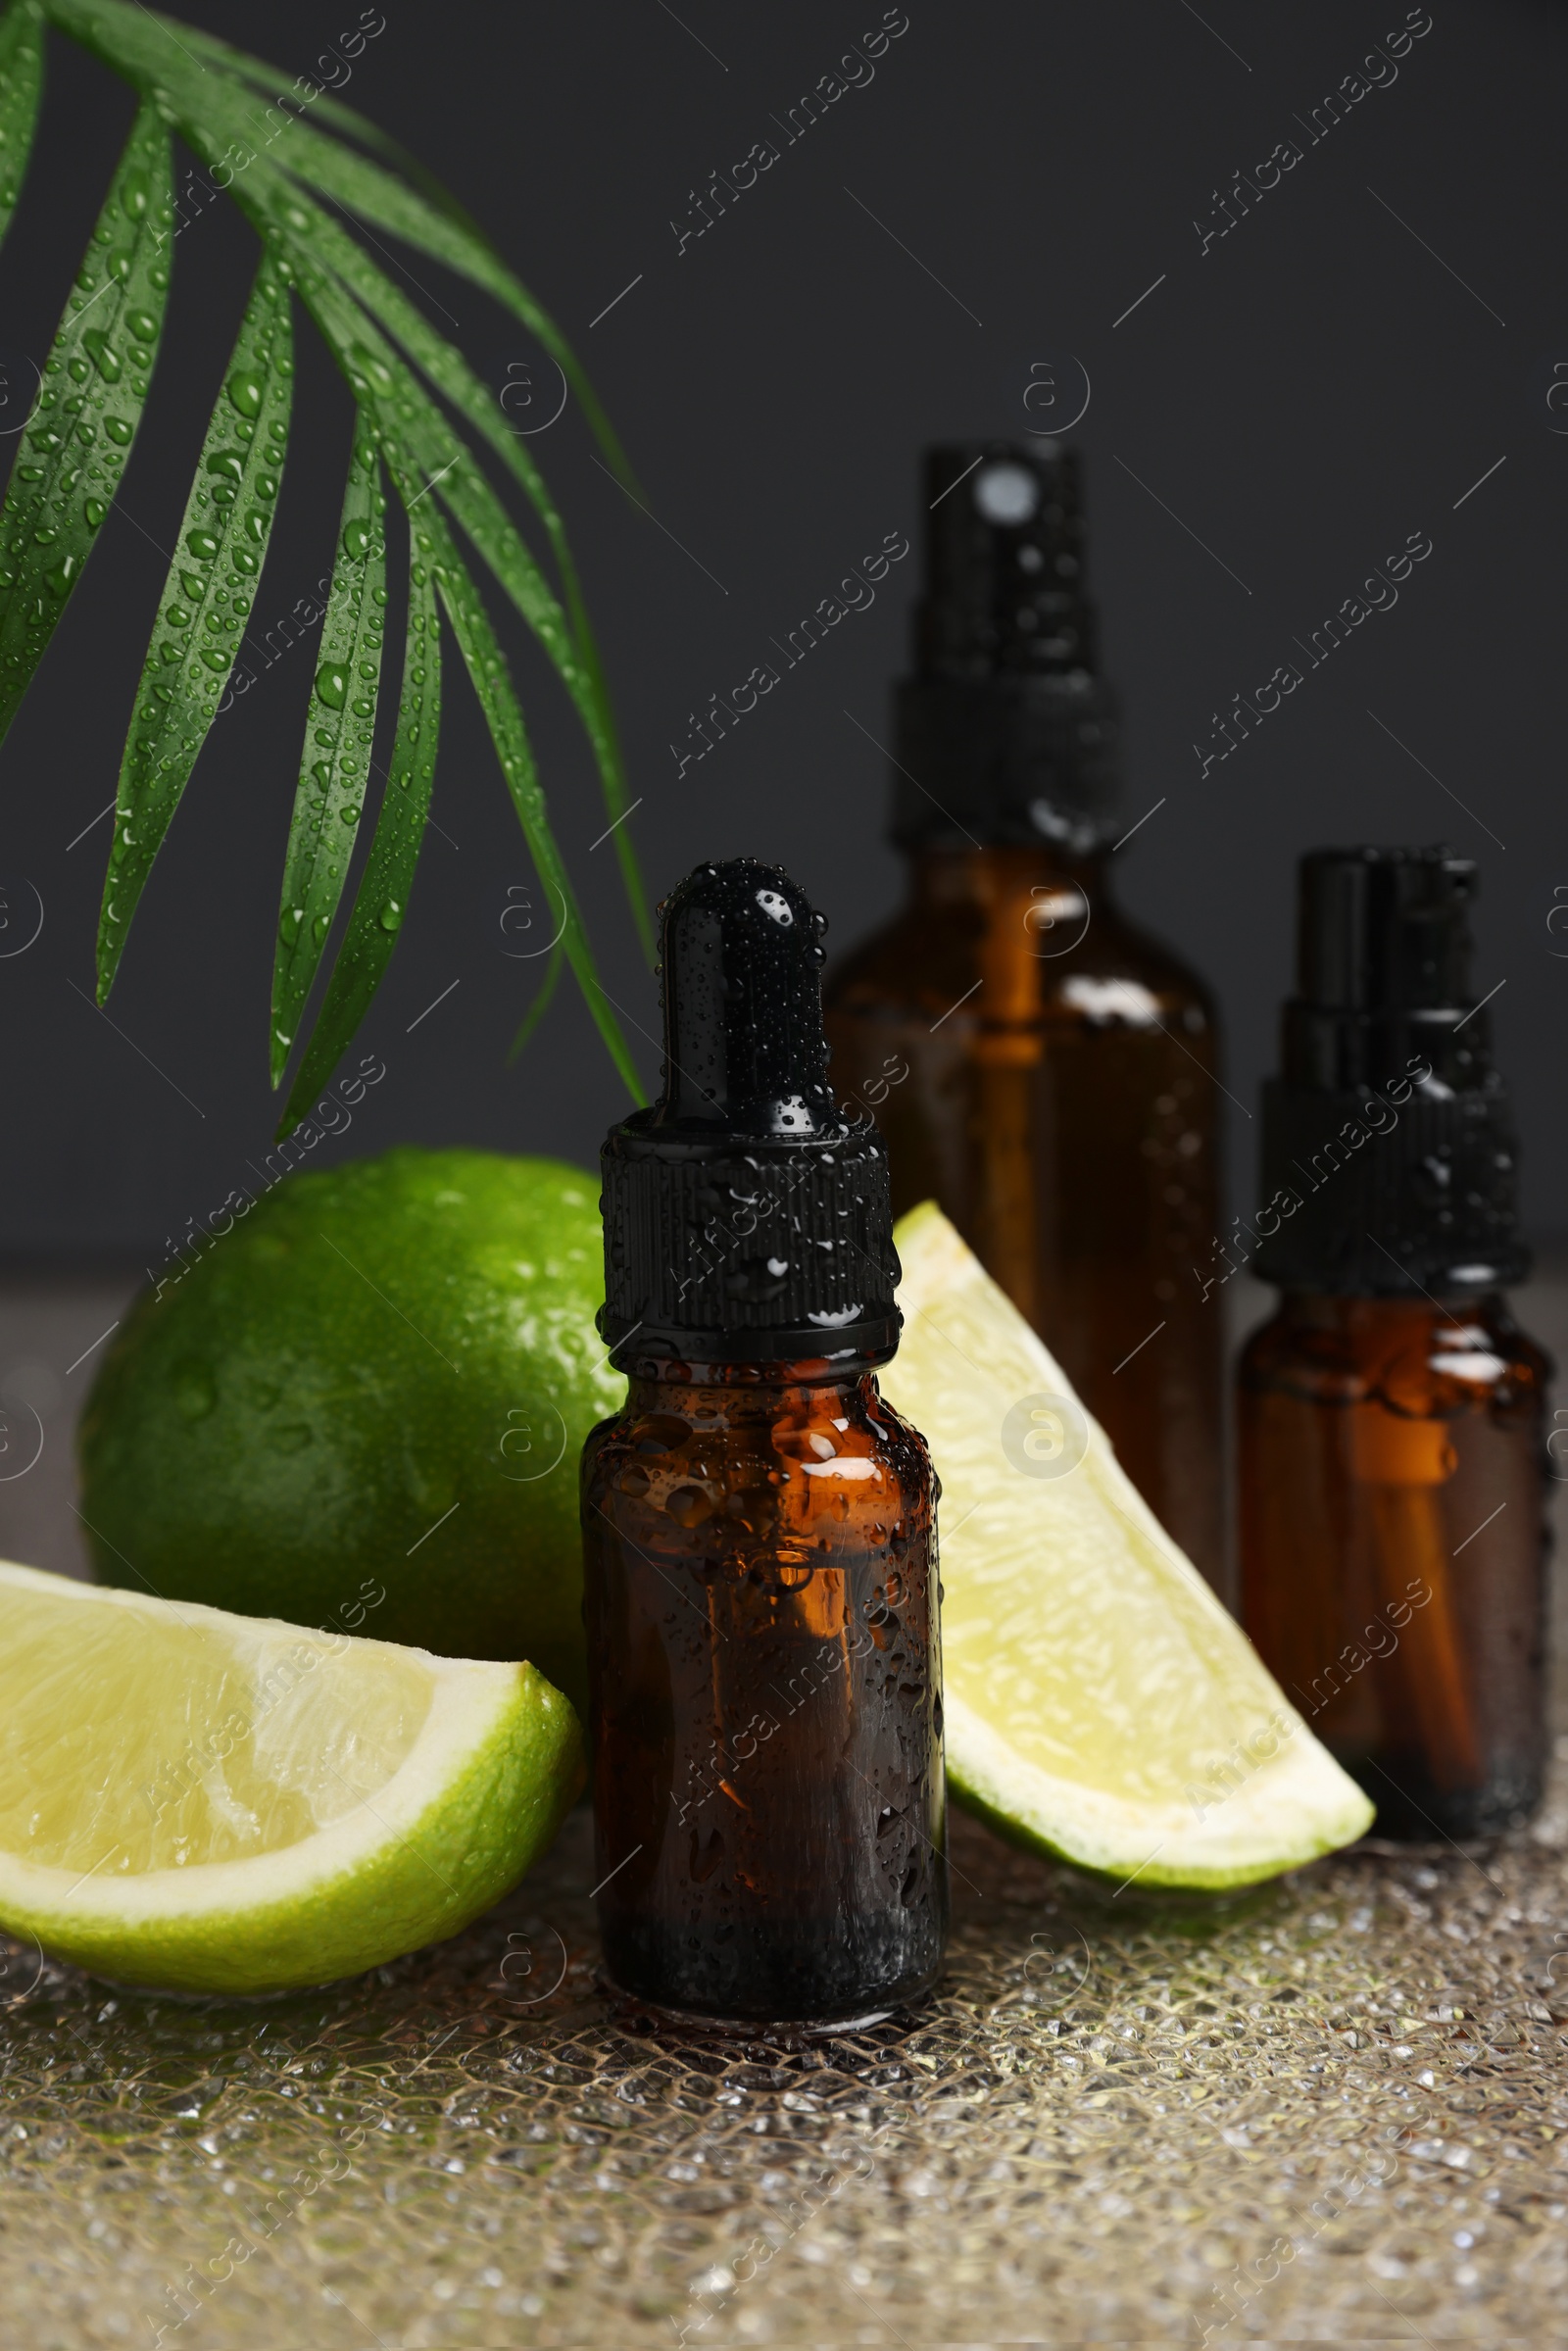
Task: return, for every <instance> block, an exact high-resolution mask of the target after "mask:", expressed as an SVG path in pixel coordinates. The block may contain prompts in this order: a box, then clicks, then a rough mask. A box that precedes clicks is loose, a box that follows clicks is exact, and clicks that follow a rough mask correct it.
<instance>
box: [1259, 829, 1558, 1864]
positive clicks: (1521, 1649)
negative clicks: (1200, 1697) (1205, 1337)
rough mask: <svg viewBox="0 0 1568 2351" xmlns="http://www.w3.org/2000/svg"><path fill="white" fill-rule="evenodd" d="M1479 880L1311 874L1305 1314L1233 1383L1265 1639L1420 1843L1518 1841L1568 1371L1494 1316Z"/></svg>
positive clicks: (1508, 1206)
mask: <svg viewBox="0 0 1568 2351" xmlns="http://www.w3.org/2000/svg"><path fill="white" fill-rule="evenodd" d="M1475 883H1476V872H1475V867H1474V865H1473V864H1472V863H1471V862H1470V861H1469V860H1468V859H1467V858H1463V857H1454V856H1452V855H1451V854H1450V853H1449V852H1447V851H1446V850H1444V849H1421V850H1400V849H1381V850H1380V849H1351V850H1319V851H1316V852H1314V853H1313V855H1311V856H1310V857H1304V858H1303V859H1302V860H1301V867H1300V907H1299V941H1298V946H1299V962H1298V988H1299V993H1298V994H1297V995H1296V996H1295V997H1293V998H1292V999H1291V1000H1290V1001H1289V1002H1288V1003H1287V1004H1286V1006H1285V1014H1284V1040H1283V1062H1284V1067H1283V1074H1282V1075H1281V1076H1280V1077H1279V1078H1277V1079H1274V1080H1272V1081H1271V1082H1270V1083H1269V1084H1268V1085H1267V1086H1266V1087H1265V1089H1264V1097H1263V1181H1262V1189H1263V1191H1264V1193H1265V1195H1270V1196H1272V1207H1271V1212H1270V1214H1269V1216H1268V1218H1267V1222H1268V1223H1269V1225H1270V1226H1272V1227H1273V1229H1272V1230H1271V1231H1270V1232H1269V1233H1268V1235H1267V1237H1266V1238H1265V1239H1264V1241H1263V1243H1262V1246H1261V1248H1260V1249H1259V1251H1258V1254H1257V1259H1256V1269H1257V1271H1258V1272H1259V1273H1260V1274H1261V1275H1262V1276H1263V1278H1264V1279H1265V1280H1266V1281H1270V1282H1273V1283H1276V1284H1277V1285H1278V1286H1279V1288H1280V1289H1281V1290H1282V1291H1283V1292H1284V1294H1285V1295H1284V1298H1283V1299H1282V1301H1281V1304H1280V1307H1279V1311H1278V1312H1277V1313H1276V1314H1275V1316H1274V1318H1273V1320H1272V1321H1271V1322H1269V1323H1267V1324H1266V1325H1265V1326H1264V1328H1263V1329H1262V1330H1261V1331H1259V1332H1258V1333H1257V1334H1256V1335H1255V1336H1254V1337H1253V1338H1252V1340H1251V1341H1250V1344H1249V1346H1248V1347H1247V1349H1246V1352H1245V1354H1244V1356H1243V1359H1242V1365H1241V1374H1240V1386H1241V1393H1240V1405H1239V1420H1238V1427H1239V1438H1240V1456H1241V1459H1240V1467H1241V1488H1242V1597H1243V1611H1244V1617H1245V1621H1246V1624H1247V1629H1248V1631H1249V1632H1250V1634H1251V1636H1252V1639H1253V1640H1254V1641H1256V1643H1257V1645H1258V1647H1259V1649H1260V1650H1261V1651H1262V1654H1263V1657H1264V1659H1265V1661H1266V1662H1267V1664H1268V1665H1269V1666H1270V1667H1271V1669H1272V1670H1273V1672H1274V1673H1275V1674H1276V1675H1278V1677H1279V1679H1280V1681H1281V1682H1282V1683H1283V1684H1284V1686H1285V1688H1286V1690H1288V1691H1289V1692H1290V1694H1291V1696H1292V1697H1293V1698H1294V1699H1295V1700H1296V1702H1297V1703H1298V1705H1299V1707H1300V1708H1301V1711H1302V1713H1303V1714H1304V1715H1305V1716H1306V1718H1307V1720H1308V1721H1309V1722H1310V1724H1311V1726H1312V1729H1313V1730H1314V1731H1315V1732H1316V1733H1317V1735H1318V1736H1319V1738H1320V1739H1323V1740H1324V1741H1325V1743H1326V1744H1327V1745H1328V1746H1329V1747H1330V1748H1331V1749H1332V1750H1333V1752H1334V1753H1335V1754H1336V1755H1337V1756H1338V1757H1339V1759H1340V1761H1341V1762H1342V1763H1343V1764H1344V1765H1345V1766H1346V1768H1347V1770H1348V1771H1350V1772H1351V1773H1353V1774H1354V1776H1355V1777H1356V1778H1357V1779H1358V1780H1359V1781H1360V1783H1361V1785H1362V1787H1363V1788H1365V1789H1366V1792H1367V1794H1368V1795H1369V1796H1370V1797H1371V1798H1372V1800H1373V1802H1374V1803H1375V1804H1376V1805H1377V1808H1378V1822H1377V1827H1378V1832H1379V1834H1380V1835H1384V1836H1393V1837H1411V1838H1417V1839H1419V1838H1424V1837H1433V1836H1435V1835H1442V1836H1444V1837H1467V1836H1479V1835H1485V1834H1487V1833H1489V1832H1491V1831H1493V1830H1496V1829H1500V1828H1503V1827H1506V1826H1507V1825H1508V1824H1509V1823H1510V1822H1511V1821H1515V1820H1518V1819H1520V1818H1522V1817H1524V1816H1525V1815H1526V1814H1528V1813H1529V1812H1530V1811H1531V1809H1532V1808H1533V1807H1534V1805H1535V1804H1536V1802H1537V1801H1538V1799H1539V1796H1540V1792H1541V1775H1542V1767H1543V1758H1544V1690H1543V1639H1544V1562H1545V1547H1546V1534H1545V1515H1544V1494H1545V1483H1544V1471H1545V1453H1544V1442H1543V1439H1544V1431H1543V1422H1544V1392H1545V1385H1546V1382H1547V1380H1548V1379H1549V1378H1550V1375H1551V1365H1550V1364H1549V1362H1548V1361H1547V1359H1546V1357H1545V1356H1544V1354H1543V1352H1542V1350H1541V1349H1540V1348H1539V1347H1536V1346H1535V1345H1534V1343H1533V1342H1532V1341H1531V1340H1529V1339H1527V1338H1526V1337H1525V1336H1524V1334H1523V1333H1522V1332H1521V1331H1520V1329H1519V1327H1518V1325H1517V1324H1516V1323H1515V1322H1514V1320H1513V1318H1512V1316H1511V1315H1510V1313H1509V1311H1508V1308H1507V1305H1506V1303H1505V1301H1504V1299H1503V1297H1502V1295H1501V1293H1502V1290H1503V1288H1504V1286H1505V1285H1507V1284H1508V1283H1511V1282H1516V1281H1518V1280H1520V1279H1521V1278H1522V1276H1523V1275H1524V1273H1525V1272H1526V1270H1527V1267H1528V1258H1527V1253H1526V1251H1525V1249H1524V1246H1523V1244H1522V1242H1521V1240H1520V1238H1519V1234H1518V1229H1517V1224H1516V1218H1515V1211H1514V1156H1515V1154H1514V1143H1513V1130H1512V1120H1511V1116H1510V1112H1509V1107H1508V1101H1507V1097H1506V1094H1505V1093H1504V1091H1503V1087H1502V1084H1501V1081H1500V1079H1499V1078H1498V1077H1497V1075H1496V1073H1495V1070H1494V1069H1493V1066H1492V1056H1491V1044H1490V1036H1489V1027H1488V1013H1487V1010H1486V1008H1485V1005H1486V1000H1485V999H1483V1000H1482V1002H1481V1003H1480V1004H1477V1003H1476V1002H1475V1001H1474V999H1473V996H1472V992H1471V985H1470V951H1471V942H1470V933H1469V923H1468V909H1469V901H1470V898H1471V896H1472V894H1473V892H1474V889H1475ZM1261 1221H1263V1220H1260V1222H1261Z"/></svg>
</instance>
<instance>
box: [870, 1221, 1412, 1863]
mask: <svg viewBox="0 0 1568 2351" xmlns="http://www.w3.org/2000/svg"><path fill="white" fill-rule="evenodd" d="M895 1240H896V1243H897V1246H898V1249H899V1254H900V1257H901V1259H902V1261H903V1266H904V1282H903V1286H902V1288H901V1290H900V1293H899V1300H900V1304H901V1305H902V1306H903V1308H904V1313H905V1328H904V1337H903V1341H902V1343H901V1347H900V1350H899V1353H898V1355H897V1356H896V1357H895V1359H894V1360H893V1362H892V1363H890V1364H889V1365H888V1366H887V1368H886V1370H885V1371H884V1372H883V1373H882V1375H881V1380H882V1386H883V1388H884V1389H885V1391H886V1393H887V1395H888V1398H889V1400H890V1402H892V1403H893V1404H894V1405H895V1406H896V1407H897V1409H898V1410H899V1411H901V1412H903V1413H905V1414H906V1415H907V1417H908V1418H909V1419H910V1420H912V1421H913V1422H914V1424H915V1426H916V1427H917V1428H920V1429H922V1430H923V1431H924V1432H925V1435H926V1438H927V1440H928V1442H929V1443H930V1445H931V1449H932V1454H933V1457H934V1459H935V1461H936V1465H937V1469H938V1471H939V1473H940V1475H941V1478H942V1484H943V1497H942V1509H941V1521H942V1534H943V1544H942V1576H943V1586H944V1603H943V1645H944V1650H945V1664H944V1681H945V1691H944V1704H945V1709H946V1720H947V1765H948V1780H949V1785H950V1787H951V1788H952V1789H953V1792H954V1794H955V1795H956V1797H957V1798H958V1800H959V1801H960V1802H961V1803H963V1804H965V1805H966V1806H968V1807H969V1808H970V1809H971V1810H973V1811H976V1812H978V1813H980V1814H981V1815H982V1817H984V1818H985V1819H987V1820H989V1821H990V1822H991V1823H992V1825H993V1826H994V1827H996V1828H997V1829H999V1830H1000V1831H1001V1832H1002V1833H1003V1834H1004V1835H1005V1836H1007V1837H1011V1838H1012V1839H1013V1840H1014V1841H1015V1842H1018V1843H1021V1844H1024V1845H1028V1846H1030V1847H1032V1848H1034V1849H1035V1850H1038V1851H1041V1852H1045V1853H1049V1854H1051V1855H1053V1856H1054V1857H1056V1858H1058V1859H1061V1860H1064V1861H1069V1862H1072V1863H1074V1864H1076V1865H1077V1866H1078V1867H1079V1868H1081V1869H1086V1870H1092V1871H1094V1872H1095V1873H1097V1874H1098V1875H1101V1876H1103V1877H1106V1878H1113V1879H1115V1880H1117V1881H1119V1882H1129V1881H1131V1880H1133V1879H1136V1880H1137V1882H1138V1883H1139V1885H1140V1886H1198V1887H1210V1888H1223V1887H1227V1886H1248V1885H1252V1884H1255V1883H1257V1882H1258V1881H1259V1880H1262V1879H1265V1878H1272V1877H1276V1876H1278V1875H1279V1873H1280V1872H1281V1871H1284V1870H1288V1869H1293V1868H1295V1867H1297V1866H1299V1864H1300V1863H1302V1862H1306V1861H1311V1860H1314V1859H1316V1858H1317V1857H1318V1856H1319V1855H1320V1854H1323V1853H1327V1852H1332V1851H1334V1850H1335V1849H1336V1848H1337V1847H1339V1846H1341V1845H1345V1844H1348V1843H1349V1842H1351V1841H1352V1840H1353V1839H1354V1838H1355V1837H1359V1836H1362V1835H1364V1833H1365V1832H1366V1830H1367V1829H1368V1828H1369V1827H1370V1826H1371V1823H1372V1818H1373V1807H1372V1806H1371V1804H1370V1803H1368V1801H1367V1799H1366V1797H1365V1795H1364V1794H1363V1793H1362V1791H1361V1790H1360V1789H1359V1788H1357V1787H1356V1786H1355V1783H1354V1782H1353V1781H1352V1780H1351V1779H1350V1778H1349V1777H1348V1774H1347V1773H1345V1772H1344V1771H1342V1769H1341V1768H1340V1766H1339V1765H1338V1764H1337V1763H1336V1762H1335V1761H1334V1759H1333V1757H1332V1756H1331V1755H1329V1754H1328V1752H1327V1751H1326V1750H1325V1749H1324V1748H1323V1747H1322V1746H1321V1745H1320V1743H1319V1742H1318V1740H1317V1739H1315V1738H1314V1737H1313V1736H1312V1733H1311V1732H1310V1730H1309V1729H1308V1728H1307V1726H1306V1724H1305V1722H1304V1721H1303V1720H1302V1719H1301V1717H1300V1715H1299V1713H1298V1712H1297V1711H1296V1709H1295V1708H1294V1707H1293V1706H1292V1705H1291V1703H1290V1701H1289V1700H1288V1698H1287V1697H1286V1696H1285V1693H1284V1692H1283V1691H1282V1690H1280V1688H1279V1686H1278V1684H1277V1683H1276V1682H1275V1681H1274V1680H1273V1678H1272V1676H1271V1675H1270V1674H1269V1673H1268V1672H1267V1670H1266V1669H1265V1667H1264V1666H1263V1664H1262V1661H1261V1660H1260V1659H1259V1657H1258V1656H1257V1654H1256V1652H1255V1650H1254V1649H1253V1648H1252V1646H1251V1644H1250V1641H1248V1639H1247V1637H1246V1635H1245V1634H1244V1633H1243V1632H1242V1631H1241V1629H1240V1627H1239V1626H1238V1625H1236V1624H1235V1622H1234V1621H1233V1620H1232V1618H1231V1617H1230V1616H1229V1615H1228V1614H1227V1612H1226V1610H1225V1609H1224V1607H1223V1606H1222V1605H1221V1603H1220V1601H1219V1600H1218V1599H1217V1598H1216V1597H1215V1595H1214V1594H1213V1592H1211V1591H1210V1590H1209V1588H1208V1586H1207V1585H1206V1584H1205V1583H1204V1581H1203V1579H1202V1578H1201V1576H1200V1575H1199V1573H1198V1571H1197V1569H1196V1568H1194V1567H1193V1565H1192V1564H1191V1562H1190V1561H1189V1560H1188V1559H1187V1558H1186V1557H1185V1556H1184V1555H1183V1553H1182V1552H1181V1551H1180V1550H1179V1549H1178V1548H1177V1546H1176V1544H1175V1543H1173V1542H1172V1541H1171V1540H1170V1538H1169V1536H1168V1535H1166V1534H1165V1532H1164V1530H1163V1528H1162V1527H1161V1526H1160V1525H1159V1522H1158V1521H1157V1520H1156V1519H1155V1517H1154V1516H1153V1513H1152V1511H1151V1510H1150V1509H1149V1508H1148V1506H1147V1504H1146V1503H1145V1502H1144V1500H1143V1498H1142V1496H1141V1495H1140V1494H1138V1493H1137V1491H1136V1489H1135V1488H1134V1487H1133V1486H1132V1484H1131V1483H1130V1481H1129V1480H1128V1478H1127V1476H1126V1473H1125V1472H1124V1471H1123V1470H1122V1468H1121V1467H1120V1465H1119V1463H1118V1462H1117V1460H1116V1457H1115V1454H1114V1452H1113V1451H1112V1449H1111V1446H1110V1443H1109V1441H1108V1439H1107V1438H1106V1436H1105V1434H1104V1432H1103V1429H1101V1428H1100V1426H1099V1424H1098V1423H1097V1422H1095V1421H1094V1420H1093V1419H1092V1418H1091V1417H1090V1416H1089V1415H1088V1414H1087V1413H1084V1411H1083V1407H1082V1406H1081V1404H1079V1403H1078V1401H1077V1399H1076V1398H1075V1397H1074V1396H1073V1393H1072V1388H1071V1384H1070V1382H1069V1381H1068V1379H1067V1376H1066V1374H1065V1372H1063V1370H1062V1369H1061V1367H1060V1365H1059V1364H1058V1363H1056V1361H1055V1360H1054V1357H1053V1356H1052V1355H1051V1353H1050V1352H1049V1350H1048V1349H1047V1348H1046V1347H1044V1346H1043V1345H1042V1343H1041V1341H1040V1340H1039V1338H1038V1337H1037V1336H1036V1334H1035V1333H1034V1331H1033V1330H1031V1328H1030V1327H1029V1325H1028V1324H1027V1323H1026V1322H1025V1321H1024V1320H1023V1317H1022V1316H1021V1315H1020V1314H1019V1313H1018V1312H1017V1310H1016V1308H1015V1307H1014V1306H1013V1305H1012V1304H1011V1302H1010V1300H1009V1299H1008V1298H1006V1297H1005V1295H1004V1293H1003V1292H1002V1291H1001V1290H1000V1289H999V1288H998V1287H997V1285H996V1284H995V1283H994V1282H993V1281H992V1280H991V1278H990V1276H989V1275H988V1274H987V1273H986V1272H985V1270H984V1268H983V1267H982V1266H981V1264H980V1262H979V1260H978V1259H977V1258H976V1257H975V1256H974V1255H973V1254H972V1252H971V1251H970V1250H969V1249H967V1248H966V1247H965V1245H964V1243H963V1242H962V1241H961V1240H960V1238H959V1236H958V1235H957V1233H956V1231H955V1230H954V1228H953V1226H952V1225H951V1224H950V1223H949V1222H948V1220H947V1218H946V1217H945V1216H944V1215H943V1214H942V1212H941V1210H940V1209H939V1208H938V1207H937V1206H936V1204H935V1203H934V1202H933V1201H927V1202H926V1203H925V1204H924V1205H923V1206H921V1207H918V1208H915V1209H913V1210H912V1211H911V1212H910V1213H909V1214H908V1215H907V1216H906V1217H905V1218H904V1219H903V1220H902V1222H901V1223H900V1224H899V1226H898V1228H897V1231H896V1234H895ZM1032 1396H1040V1397H1049V1398H1051V1399H1053V1400H1054V1403H1057V1404H1061V1405H1064V1406H1065V1407H1066V1411H1067V1413H1068V1415H1069V1416H1071V1415H1072V1414H1074V1413H1076V1414H1077V1415H1080V1416H1081V1422H1082V1431H1083V1433H1084V1436H1085V1444H1084V1449H1083V1452H1082V1457H1081V1459H1079V1460H1077V1462H1076V1464H1075V1466H1072V1467H1071V1468H1070V1469H1069V1470H1068V1471H1067V1472H1066V1473H1065V1474H1060V1475H1049V1474H1048V1475H1041V1476H1034V1475H1028V1474H1022V1472H1021V1467H1020V1465H1019V1463H1018V1462H1017V1459H1016V1454H1015V1453H1012V1454H1009V1451H1008V1450H1007V1449H1006V1448H1005V1445H1004V1441H1003V1424H1004V1422H1005V1420H1006V1418H1007V1416H1008V1414H1009V1412H1011V1411H1015V1410H1016V1407H1017V1405H1018V1403H1019V1401H1020V1399H1025V1398H1029V1397H1032Z"/></svg>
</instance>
